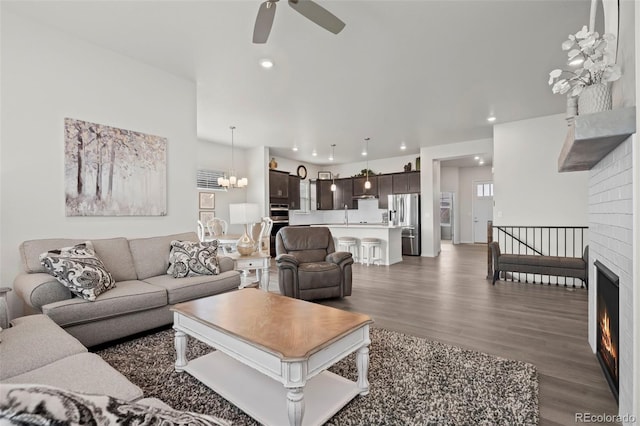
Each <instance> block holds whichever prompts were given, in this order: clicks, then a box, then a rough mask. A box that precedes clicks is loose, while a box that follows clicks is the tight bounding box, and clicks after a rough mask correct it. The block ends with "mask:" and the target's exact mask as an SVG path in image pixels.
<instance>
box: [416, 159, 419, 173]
mask: <svg viewBox="0 0 640 426" xmlns="http://www.w3.org/2000/svg"><path fill="white" fill-rule="evenodd" d="M416 170H420V157H416Z"/></svg>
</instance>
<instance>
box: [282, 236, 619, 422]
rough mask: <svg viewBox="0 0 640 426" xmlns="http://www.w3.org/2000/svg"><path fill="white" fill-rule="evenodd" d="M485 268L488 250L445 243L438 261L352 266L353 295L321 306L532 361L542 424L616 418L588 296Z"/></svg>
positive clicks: (412, 259) (389, 326)
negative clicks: (493, 275)
mask: <svg viewBox="0 0 640 426" xmlns="http://www.w3.org/2000/svg"><path fill="white" fill-rule="evenodd" d="M486 270H487V267H486V246H484V245H470V244H462V245H456V246H453V245H450V244H443V247H442V253H441V254H440V256H439V257H437V258H426V257H411V256H407V257H405V258H404V261H403V262H402V263H398V264H395V265H392V266H370V267H366V266H362V265H354V271H353V280H354V282H353V294H352V296H351V297H347V298H344V299H341V300H328V301H324V302H322V303H324V304H326V305H330V306H334V307H337V308H341V309H346V310H350V311H356V312H363V313H366V314H368V315H370V316H371V317H373V318H374V320H375V326H377V327H382V328H386V329H390V330H396V331H400V332H403V333H407V334H412V335H415V336H420V337H425V338H428V339H432V340H438V341H440V342H443V343H448V344H451V345H456V346H460V347H464V348H468V349H473V350H477V351H482V352H486V353H490V354H494V355H498V356H502V357H505V358H510V359H518V360H522V361H526V362H530V363H532V364H534V365H535V366H536V367H537V369H538V374H539V380H540V417H541V421H540V424H541V425H569V424H574V423H575V421H574V419H575V413H579V412H589V413H592V414H603V413H607V414H617V412H618V410H617V405H616V403H615V400H614V398H613V396H612V395H611V392H610V390H609V388H608V386H607V383H606V381H605V379H604V376H603V375H602V372H601V370H600V367H599V365H598V362H597V360H596V357H595V355H594V354H593V353H592V352H591V349H590V348H589V344H588V342H587V291H586V290H585V289H571V288H564V287H555V286H546V285H544V286H543V285H539V284H536V285H534V284H524V283H515V282H513V283H512V282H505V281H500V282H497V283H496V285H495V286H492V285H491V283H490V282H488V281H487V280H486V279H485V277H486ZM274 272H275V273H274V274H272V277H273V278H272V279H271V281H272V284H275V285H276V286H277V284H276V282H277V271H275V270H274Z"/></svg>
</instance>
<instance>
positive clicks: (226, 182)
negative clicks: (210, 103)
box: [218, 126, 249, 189]
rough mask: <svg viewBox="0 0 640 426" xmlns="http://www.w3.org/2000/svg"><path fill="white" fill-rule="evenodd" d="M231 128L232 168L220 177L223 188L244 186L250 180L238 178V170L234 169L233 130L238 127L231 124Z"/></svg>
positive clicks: (219, 180)
mask: <svg viewBox="0 0 640 426" xmlns="http://www.w3.org/2000/svg"><path fill="white" fill-rule="evenodd" d="M229 128H230V129H231V168H230V169H229V173H228V174H225V175H224V176H222V177H219V178H218V185H220V186H222V187H223V188H226V189H229V188H244V187H245V186H247V184H248V183H249V181H248V180H247V178H238V177H236V171H235V169H234V161H233V131H234V130H235V129H236V126H229Z"/></svg>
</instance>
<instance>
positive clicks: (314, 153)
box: [311, 149, 318, 157]
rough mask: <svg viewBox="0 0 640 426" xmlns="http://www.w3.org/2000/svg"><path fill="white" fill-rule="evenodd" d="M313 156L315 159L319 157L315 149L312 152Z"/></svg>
mask: <svg viewBox="0 0 640 426" xmlns="http://www.w3.org/2000/svg"><path fill="white" fill-rule="evenodd" d="M311 155H313V156H314V157H317V156H318V152H317V151H316V150H315V149H314V150H313V151H311Z"/></svg>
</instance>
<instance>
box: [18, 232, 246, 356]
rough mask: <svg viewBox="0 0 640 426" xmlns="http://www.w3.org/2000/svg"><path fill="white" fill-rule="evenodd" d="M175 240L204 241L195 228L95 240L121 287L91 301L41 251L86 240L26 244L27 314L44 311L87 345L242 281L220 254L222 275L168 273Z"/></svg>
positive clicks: (158, 322) (146, 326)
mask: <svg viewBox="0 0 640 426" xmlns="http://www.w3.org/2000/svg"><path fill="white" fill-rule="evenodd" d="M172 240H182V241H194V242H196V241H198V237H197V235H196V233H195V232H188V233H183V234H174V235H166V236H160V237H153V238H137V239H126V238H110V239H97V240H90V241H91V243H92V244H93V248H94V249H95V252H96V255H97V256H98V257H99V258H100V259H101V260H102V261H103V262H104V264H105V266H106V269H107V270H108V271H109V272H110V273H111V274H112V275H113V278H114V279H115V281H116V287H115V288H113V289H111V290H109V291H107V292H105V293H102V294H100V295H99V296H98V297H97V298H96V300H95V301H93V302H90V301H87V300H84V299H82V298H79V297H75V296H73V295H72V293H71V292H70V291H69V290H68V289H67V288H66V287H65V286H63V285H62V284H60V283H59V282H58V281H57V280H56V279H55V278H54V277H53V276H51V275H49V274H47V273H46V272H45V269H44V267H43V266H42V265H41V263H40V254H41V253H44V252H47V251H48V250H52V249H59V248H61V247H69V246H73V245H75V244H79V243H82V242H84V241H86V239H84V240H83V239H42V240H30V241H25V242H24V243H22V244H21V245H20V255H21V258H22V263H23V267H24V273H21V274H19V275H18V276H17V277H16V279H15V281H14V284H13V289H14V291H15V292H16V294H17V295H18V296H19V297H20V298H21V299H22V300H23V301H24V306H25V313H26V314H33V313H43V314H45V315H47V316H48V317H49V318H51V319H52V320H53V321H54V322H55V323H57V324H58V325H60V326H61V327H62V328H63V329H64V330H65V331H67V332H68V333H69V334H71V335H72V336H74V337H75V338H77V339H78V340H79V341H80V342H81V343H82V344H83V345H85V346H94V345H98V344H100V343H104V342H108V341H111V340H115V339H119V338H121V337H125V336H128V335H132V334H135V333H139V332H142V331H146V330H150V329H153V328H157V327H161V326H163V325H167V324H171V323H172V322H173V316H172V312H171V311H170V310H169V307H170V305H172V304H175V303H179V302H184V301H188V300H191V299H197V298H201V297H206V296H212V295H215V294H218V293H223V292H226V291H230V290H233V289H237V288H238V286H239V285H240V273H239V272H238V271H234V269H233V260H232V259H231V258H229V257H225V256H219V262H220V274H218V275H203V276H195V277H187V278H173V277H172V276H171V275H167V268H168V266H169V251H170V244H171V241H172Z"/></svg>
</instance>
